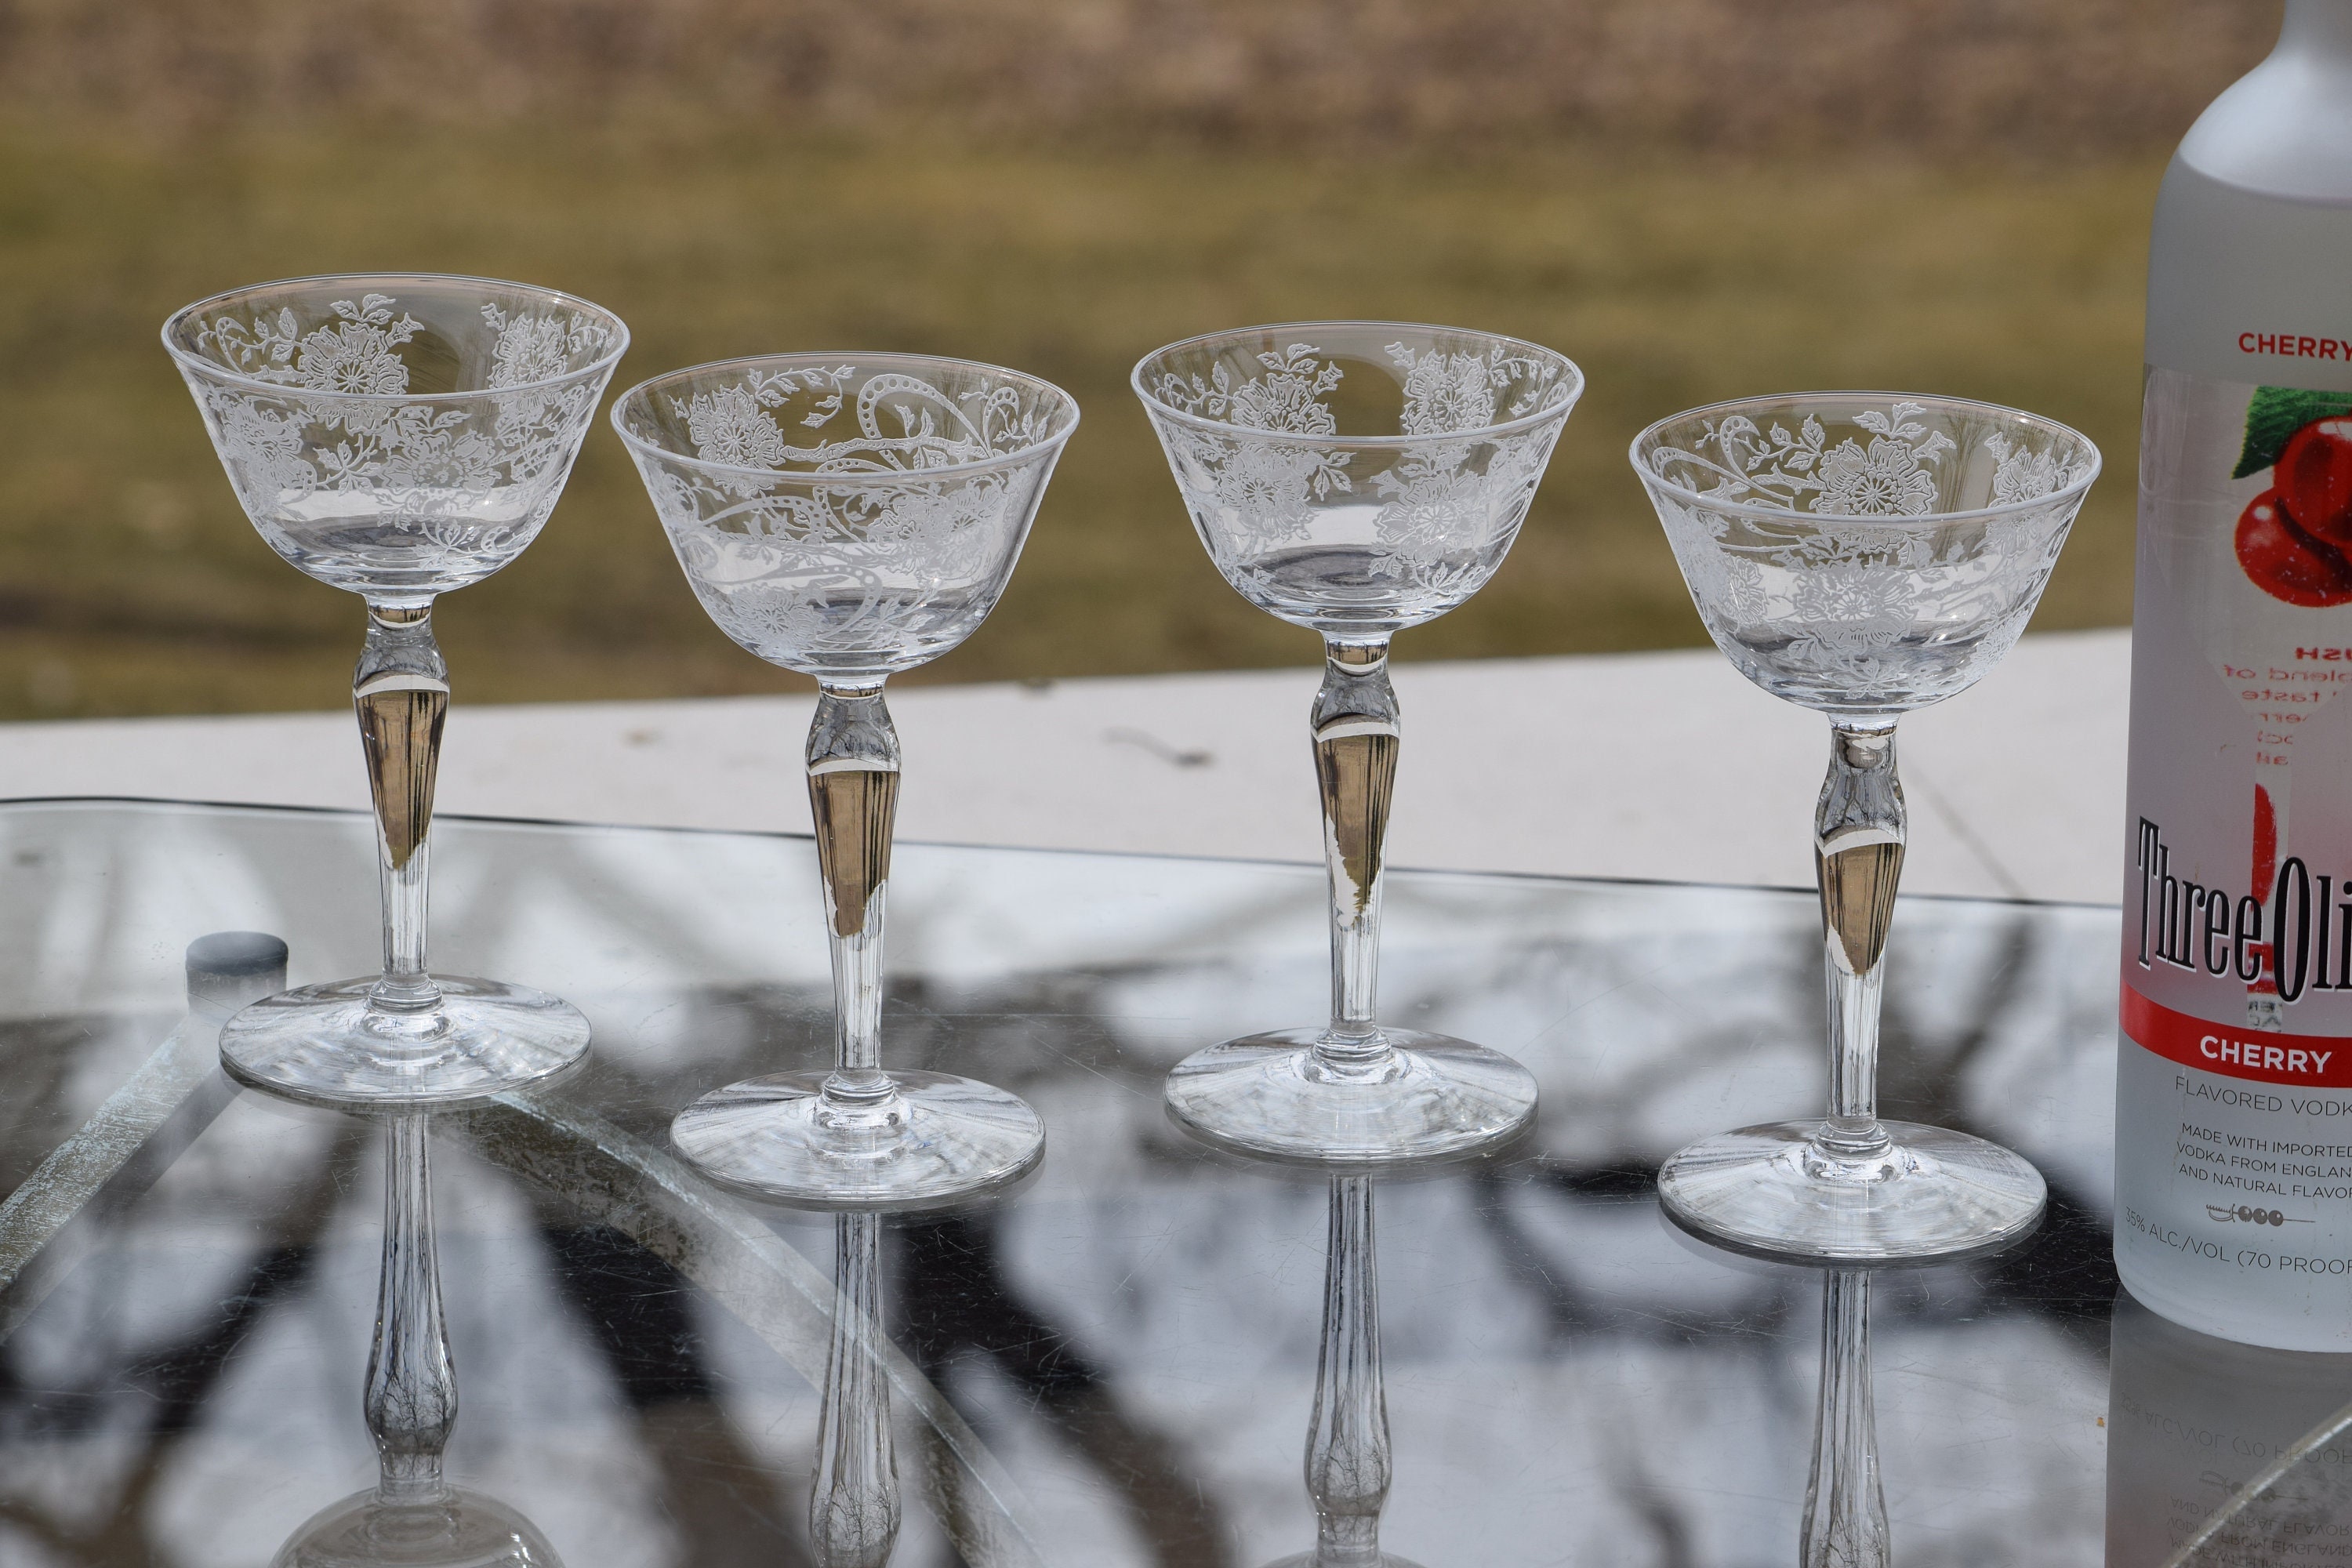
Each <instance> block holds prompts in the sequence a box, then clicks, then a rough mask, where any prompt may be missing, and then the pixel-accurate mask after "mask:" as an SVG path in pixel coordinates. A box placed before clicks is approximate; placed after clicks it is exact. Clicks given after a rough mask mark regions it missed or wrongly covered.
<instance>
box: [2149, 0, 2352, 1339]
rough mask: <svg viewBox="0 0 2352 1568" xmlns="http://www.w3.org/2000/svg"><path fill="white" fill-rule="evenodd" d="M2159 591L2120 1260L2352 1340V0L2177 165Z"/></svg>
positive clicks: (2208, 1297)
mask: <svg viewBox="0 0 2352 1568" xmlns="http://www.w3.org/2000/svg"><path fill="white" fill-rule="evenodd" d="M2337 416H2345V417H2337ZM2136 594H2137V597H2136V600H2135V604H2134V606H2133V614H2132V626H2133V641H2132V707H2131V783H2130V791H2129V795H2128V805H2127V808H2126V816H2125V828H2126V834H2125V838H2126V843H2125V881H2124V952H2123V983H2124V984H2123V1038H2122V1040H2121V1041H2120V1042H2119V1058H2118V1064H2117V1069H2116V1267H2117V1268H2118V1269H2119V1270H2120V1271H2121V1273H2122V1276H2123V1280H2124V1283H2125V1285H2126V1287H2127V1288H2128V1289H2130V1290H2131V1292H2132V1294H2133V1295H2135V1296H2137V1297H2138V1298H2139V1299H2140V1300H2142V1301H2143V1302H2145V1303H2147V1305H2148V1306H2150V1307H2152V1308H2154V1309H2155V1310H2158V1312H2161V1313H2163V1314H2164V1315H2165V1316H2167V1317H2168V1318H2171V1319H2173V1320H2174V1321H2178V1322H2180V1323H2184V1324H2186V1325H2188V1326H2189V1327H2190V1328H2194V1329H2198V1330H2200V1331H2204V1332H2207V1333H2210V1334H2218V1335H2221V1336H2222V1337H2224V1338H2227V1339H2232V1340H2238V1341H2242V1342H2247V1343H2250V1344H2261V1345H2272V1346H2278V1347H2282V1348H2286V1349H2296V1350H2336V1351H2341V1350H2352V0H2286V21H2285V26H2284V30H2283V31H2282V33H2281V35H2280V37H2279V44H2278V47H2277V49H2276V50H2275V51H2273V53H2272V55H2271V56H2270V58H2267V59H2265V60H2264V61H2263V63H2262V64H2261V65H2260V66H2257V67H2256V68H2254V69H2253V70H2252V72H2250V73H2248V74H2247V75H2246V76H2245V77H2244V78H2243V79H2241V80H2240V81H2238V82H2237V83H2236V84H2235V85H2233V86H2232V87H2231V88H2230V89H2229V90H2228V91H2227V92H2224V93H2223V94H2222V95H2221V97H2220V98H2219V99H2217V100H2214V102H2213V105H2212V107H2210V109H2208V110H2206V111H2205V113H2204V114H2203V116H2202V117H2200V119H2199V120H2198V121H2197V123H2196V125H2195V126H2194V127H2192V128H2191V129H2190V131H2189V135H2188V136H2187V138H2186V139H2184V140H2183V141H2182V142H2181V144H2180V151H2179V154H2178V155H2177V156H2175V157H2174V159H2173V161H2172V166H2171V168H2170V169H2169V170H2168V172H2167V174H2165V178H2164V187H2163V191H2162V193H2161V195H2159V196H2158V201H2157V213H2156V230H2155V237H2154V241H2153V245H2152V247H2151V251H2150V256H2149V264H2148V309H2147V405H2146V412H2145V416H2144V419H2143V424H2142V429H2141V440H2140V496H2139V554H2138V576H2137V588H2136Z"/></svg>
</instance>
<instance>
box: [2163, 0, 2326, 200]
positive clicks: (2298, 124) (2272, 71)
mask: <svg viewBox="0 0 2352 1568" xmlns="http://www.w3.org/2000/svg"><path fill="white" fill-rule="evenodd" d="M2180 162H2181V163H2185V164H2187V165H2188V166H2189V168H2191V169H2193V170H2195V171H2196V172H2197V173H2198V174H2204V175H2206V176H2208V177H2209V178H2211V179H2214V180H2218V181H2220V182H2221V183H2222V184H2226V185H2233V186H2236V187H2238V188H2239V189H2241V190H2243V191H2247V192H2250V193H2252V194H2254V195H2269V196H2285V197H2288V198H2290V199H2292V200H2296V201H2310V202H2329V203H2346V204H2352V0H2286V17H2285V21H2284V25H2283V26H2281V27H2280V29H2279V41H2278V45H2277V47H2275V48H2273V49H2272V50H2271V52H2270V54H2269V55H2268V56H2267V57H2265V58H2264V59H2263V62H2262V64H2260V65H2258V66H2256V67H2255V68H2253V69H2252V70H2251V71H2248V72H2247V73H2246V74H2245V75H2244V76H2242V77H2240V78H2239V79H2237V80H2236V81H2235V82H2233V83H2231V86H2230V88H2229V89H2228V90H2227V91H2225V92H2223V93H2222V94H2221V97H2219V98H2217V99H2215V100H2213V101H2212V103H2211V104H2210V105H2209V106H2208V107H2207V109H2206V110H2205V112H2204V113H2203V114H2201V115H2200V116H2198V119H2197V123H2196V124H2194V125H2192V126H2190V127H2189V134H2188V135H2187V136H2186V137H2184V138H2183V139H2182V140H2181V143H2180Z"/></svg>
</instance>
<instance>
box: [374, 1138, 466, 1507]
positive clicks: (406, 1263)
mask: <svg viewBox="0 0 2352 1568" xmlns="http://www.w3.org/2000/svg"><path fill="white" fill-rule="evenodd" d="M426 1121H427V1119H426V1118H425V1116H424V1115H423V1114H421V1113H416V1112H411V1113H410V1114H408V1115H404V1116H395V1117H393V1118H391V1119H390V1120H389V1121H386V1122H385V1123H384V1143H383V1274H382V1276H381V1278H380V1279H379V1280H378V1282H377V1286H376V1309H375V1345H374V1348H373V1351H372V1352H370V1353H369V1355H368V1375H367V1400H366V1408H367V1426H368V1435H369V1436H372V1437H373V1438H374V1439H375V1450H376V1457H377V1461H378V1464H379V1466H380V1467H381V1468H380V1471H379V1476H378V1479H377V1482H376V1495H377V1497H378V1498H380V1499H381V1500H383V1501H385V1502H387V1503H395V1504H399V1503H431V1502H438V1501H440V1500H443V1499H445V1498H446V1497H447V1495H448V1489H447V1487H446V1485H444V1484H443V1482H442V1479H441V1452H442V1450H443V1449H444V1448H446V1447H447V1446H448V1443H449V1432H450V1428H452V1427H454V1426H456V1425H457V1370H456V1368H454V1367H453V1366H452V1365H451V1364H450V1362H449V1340H448V1333H447V1331H446V1327H445V1325H444V1323H443V1321H442V1316H441V1264H440V1258H439V1256H438V1252H437V1249H436V1247H435V1245H434V1238H433V1173H432V1170H431V1167H430V1165H429V1164H428V1163H427V1155H426V1146H425V1132H426Z"/></svg>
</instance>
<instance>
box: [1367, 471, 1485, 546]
mask: <svg viewBox="0 0 2352 1568" xmlns="http://www.w3.org/2000/svg"><path fill="white" fill-rule="evenodd" d="M1486 483H1487V481H1486V480H1485V479H1481V478H1479V477H1478V476H1477V475H1475V474H1473V473H1470V472H1468V471H1467V470H1466V469H1465V468H1457V467H1455V466H1454V464H1452V463H1450V462H1444V461H1440V460H1433V459H1419V458H1405V459H1404V460H1403V461H1402V462H1400V463H1398V464H1397V465H1396V466H1395V467H1394V468H1391V469H1390V470H1388V471H1387V472H1386V473H1383V474H1381V476H1380V478H1379V479H1377V480H1375V481H1374V488H1375V489H1378V490H1379V491H1380V492H1381V494H1382V495H1384V496H1386V497H1387V498H1388V504H1387V505H1386V506H1383V507H1382V508H1381V514H1380V517H1379V519H1378V521H1376V522H1375V523H1374V525H1373V526H1374V529H1375V531H1376V532H1377V534H1378V536H1379V538H1380V541H1381V544H1382V545H1383V546H1384V547H1385V548H1387V549H1388V550H1391V551H1393V552H1398V553H1402V554H1407V555H1423V556H1433V555H1438V554H1443V553H1446V552H1454V551H1461V550H1465V549H1469V548H1472V547H1475V546H1476V545H1478V544H1481V543H1483V542H1485V540H1486V531H1487V528H1488V526H1489V523H1490V522H1491V521H1492V520H1491V518H1490V517H1489V515H1488V514H1489V510H1490V508H1489V505H1488V502H1487V497H1486Z"/></svg>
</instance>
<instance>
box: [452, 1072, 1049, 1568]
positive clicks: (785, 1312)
mask: <svg viewBox="0 0 2352 1568" xmlns="http://www.w3.org/2000/svg"><path fill="white" fill-rule="evenodd" d="M444 1124H445V1125H446V1126H447V1127H448V1128H449V1129H450V1130H451V1131H454V1132H457V1133H458V1134H460V1135H461V1136H464V1137H466V1138H467V1139H468V1140H469V1141H471V1142H473V1143H474V1144H475V1145H476V1147H477V1148H478V1150H479V1151H480V1152H482V1154H483V1155H484V1156H486V1157H487V1158H488V1159H489V1160H490V1161H491V1162H492V1163H496V1164H498V1165H500V1166H503V1167H504V1168H506V1169H508V1170H509V1171H513V1172H514V1173H517V1174H519V1175H520V1176H523V1177H525V1178H526V1179H528V1180H530V1181H532V1182H534V1183H537V1184H540V1185H541V1187H543V1188H544V1189H545V1190H546V1191H548V1192H551V1193H554V1194H559V1195H561V1196H562V1198H563V1200H564V1201H565V1202H567V1203H568V1204H570V1205H572V1207H574V1208H576V1209H578V1210H579V1211H581V1213H583V1215H587V1216H589V1217H592V1218H593V1219H596V1220H599V1221H601V1222H603V1223H604V1224H606V1225H609V1226H612V1227H613V1228H614V1229H615V1230H618V1231H620V1232H621V1233H622V1234H623V1235H625V1236H626V1237H629V1238H630V1239H631V1240H633V1241H635V1243H636V1244H637V1245H638V1246H640V1247H644V1248H645V1249H646V1251H648V1252H650V1253H652V1254H653V1255H654V1256H656V1258H660V1259H661V1260H662V1261H664V1262H665V1263H667V1264H668V1265H669V1266H670V1267H671V1268H675V1269H677V1271H678V1272H679V1273H680V1274H683V1275H685V1276H686V1277H687V1278H688V1279H691V1280H693V1281H694V1282H695V1284H697V1285H698V1286H699V1287H701V1288H702V1289H704V1290H705V1291H707V1292H708V1293H709V1296H710V1298H711V1299H712V1300H714V1301H716V1302H717V1303H718V1304H719V1306H721V1307H723V1308H725V1309H726V1310H727V1311H728V1312H730V1314H732V1315H733V1316H734V1317H735V1318H736V1319H738V1320H739V1321H741V1322H742V1323H743V1325H744V1326H745V1327H747V1328H749V1329H751V1331H752V1332H754V1333H756V1334H758V1335H759V1336H760V1337H761V1339H762V1340H764V1341H766V1342H768V1344H769V1346H770V1347H771V1348H772V1349H773V1350H774V1351H775V1352H776V1353H777V1354H778V1355H780V1356H782V1358H783V1359H784V1361H785V1362H786V1363H787V1364H789V1365H790V1366H791V1367H792V1368H793V1371H795V1372H797V1373H800V1374H801V1376H803V1378H805V1379H807V1380H808V1383H809V1385H810V1386H811V1387H812V1388H822V1387H823V1386H824V1376H825V1359H826V1354H827V1352H828V1351H829V1349H830V1347H831V1342H832V1335H833V1303H834V1284H833V1276H832V1275H831V1274H830V1273H829V1272H827V1271H825V1270H823V1269H820V1268H817V1267H815V1266H814V1264H812V1263H810V1262H809V1261H808V1259H806V1258H803V1257H802V1256H801V1255H800V1253H799V1252H798V1251H797V1250H795V1249H794V1248H793V1247H791V1246H789V1245H787V1244H786V1243H785V1242H783V1241H782V1240H781V1239H780V1238H779V1237H777V1236H776V1235H775V1234H774V1233H773V1232H772V1231H771V1230H769V1229H768V1227H767V1226H765V1225H764V1224H762V1223H761V1221H760V1219H759V1218H758V1216H757V1215H755V1214H754V1213H753V1212H752V1211H751V1209H750V1208H748V1207H747V1206H746V1205H742V1204H740V1203H738V1202H737V1201H735V1200H734V1199H731V1198H729V1197H726V1196H723V1195H721V1194H718V1193H716V1192H714V1191H713V1190H711V1189H709V1187H707V1186H706V1185H704V1184H703V1183H702V1182H701V1181H700V1180H699V1179H698V1178H697V1177H696V1176H695V1175H694V1174H693V1173H691V1172H690V1171H689V1170H688V1167H687V1166H686V1165H685V1164H684V1163H682V1162H681V1161H679V1160H677V1158H676V1157H675V1156H673V1155H672V1154H671V1153H670V1152H668V1151H667V1149H663V1148H660V1147H657V1146H656V1145H654V1144H651V1143H648V1142H646V1141H645V1140H643V1139H641V1138H637V1137H635V1136H634V1135H633V1134H631V1133H629V1132H627V1131H624V1130H623V1129H621V1128H619V1127H616V1126H614V1124H613V1123H611V1122H609V1121H605V1120H604V1118H602V1117H600V1116H598V1115H596V1114H595V1113H593V1111H590V1110H585V1109H583V1107H581V1106H578V1105H576V1104H572V1103H570V1102H567V1101H565V1100H562V1099H560V1098H557V1097H556V1096H554V1095H545V1094H529V1093H525V1094H512V1095H501V1096H499V1099H498V1100H496V1101H495V1102H494V1103H493V1104H491V1105H490V1106H488V1107H486V1108H485V1109H483V1110H476V1111H470V1112H465V1113H462V1114H451V1115H450V1116H449V1117H448V1118H447V1120H446V1122H445V1123H444ZM882 1357H883V1364H884V1366H885V1369H886V1370H887V1373H888V1374H889V1378H890V1385H891V1387H892V1389H893V1390H894V1391H896V1393H897V1394H898V1397H899V1398H901V1399H903V1400H904V1401H905V1402H906V1404H907V1405H908V1408H909V1409H911V1410H912V1411H914V1412H915V1414H916V1415H919V1417H920V1418H921V1419H922V1421H923V1422H924V1424H925V1425H926V1426H929V1428H930V1429H931V1431H932V1432H933V1433H934V1434H935V1435H936V1436H937V1438H938V1440H939V1442H940V1445H941V1446H942V1447H945V1449H946V1450H947V1451H948V1453H950V1455H952V1456H953V1457H954V1458H955V1460H956V1463H957V1465H958V1466H959V1467H960V1468H961V1470H962V1471H963V1472H964V1473H965V1475H966V1476H967V1477H968V1478H969V1479H970V1481H971V1483H972V1486H973V1488H974V1489H976V1495H977V1496H978V1497H980V1498H982V1499H984V1500H986V1503H987V1507H986V1508H985V1509H984V1510H971V1511H967V1510H956V1511H955V1515H954V1517H943V1518H941V1519H940V1521H939V1522H940V1528H941V1529H942V1530H944V1531H946V1532H947V1533H948V1535H949V1536H950V1539H951V1540H953V1541H954V1542H955V1544H956V1547H957V1549H958V1550H959V1551H961V1552H962V1553H963V1555H964V1557H965V1560H966V1561H968V1562H969V1563H971V1564H972V1568H1033V1565H1036V1568H1042V1564H1043V1563H1045V1554H1044V1553H1043V1552H1041V1551H1040V1550H1039V1548H1038V1546H1037V1540H1038V1536H1039V1533H1040V1531H1039V1530H1038V1528H1037V1526H1036V1525H1035V1522H1034V1510H1032V1509H1031V1507H1030V1504H1029V1501H1028V1499H1027V1498H1026V1497H1025V1496H1024V1495H1023V1493H1022V1491H1021V1489H1020V1487H1019V1486H1018V1485H1017V1484H1016V1483H1015V1482H1014V1481H1013V1477H1012V1474H1011V1472H1009V1471H1008V1470H1006V1469H1005V1468H1004V1466H1003V1462H1002V1461H1001V1460H999V1459H998V1458H996V1456H995V1455H994V1454H992V1453H991V1452H990V1451H989V1450H988V1448H987V1447H986V1445H984V1444H983V1443H982V1441H981V1439H980V1436H979V1435H978V1434H977V1433H975V1432H973V1431H972V1429H971V1426H968V1425H966V1423H965V1421H964V1419H963V1417H962V1416H961V1415H958V1414H957V1413H956V1410H955V1407H954V1406H953V1405H950V1404H949V1403H948V1399H947V1396H946V1395H945V1394H942V1393H940V1390H939V1389H938V1387H936V1386H935V1385H934V1384H932V1383H931V1381H930V1379H929V1378H928V1377H926V1376H924V1375H923V1373H922V1372H921V1371H920V1370H919V1368H917V1367H916V1365H915V1364H914V1363H912V1362H910V1361H908V1359H907V1357H906V1355H905V1354H904V1353H903V1352H900V1351H899V1350H898V1347H897V1346H895V1345H892V1344H889V1343H888V1342H887V1341H885V1342H884V1343H883V1345H882ZM963 1490H964V1489H962V1488H958V1489H956V1491H957V1493H959V1494H961V1493H962V1492H963Z"/></svg>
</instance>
